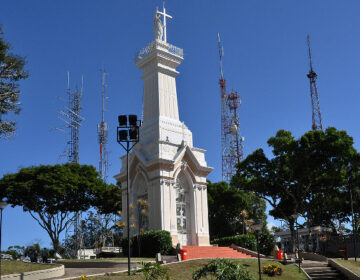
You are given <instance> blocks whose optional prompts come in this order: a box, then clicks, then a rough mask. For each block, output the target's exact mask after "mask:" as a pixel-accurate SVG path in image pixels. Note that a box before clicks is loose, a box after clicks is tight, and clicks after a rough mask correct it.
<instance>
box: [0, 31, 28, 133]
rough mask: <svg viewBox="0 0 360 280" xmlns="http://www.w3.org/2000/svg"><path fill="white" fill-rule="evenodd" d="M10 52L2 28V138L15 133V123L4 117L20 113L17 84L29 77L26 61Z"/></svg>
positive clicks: (0, 90) (0, 103)
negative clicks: (25, 69) (10, 113)
mask: <svg viewBox="0 0 360 280" xmlns="http://www.w3.org/2000/svg"><path fill="white" fill-rule="evenodd" d="M9 51H10V45H9V44H8V43H7V42H5V40H4V38H3V31H2V28H1V26H0V138H5V137H9V136H11V135H12V134H13V133H14V131H15V122H14V121H9V120H5V119H4V115H6V114H8V113H9V112H13V113H15V114H18V113H19V112H20V107H19V104H20V103H19V95H20V90H19V85H18V83H17V82H18V81H19V80H21V79H25V78H27V77H28V76H29V75H28V73H27V72H26V71H24V66H25V59H24V58H22V57H20V56H18V55H14V54H12V53H10V52H9Z"/></svg>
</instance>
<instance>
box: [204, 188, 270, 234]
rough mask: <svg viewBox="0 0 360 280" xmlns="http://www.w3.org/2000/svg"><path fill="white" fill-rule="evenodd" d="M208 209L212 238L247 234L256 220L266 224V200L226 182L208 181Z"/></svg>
mask: <svg viewBox="0 0 360 280" xmlns="http://www.w3.org/2000/svg"><path fill="white" fill-rule="evenodd" d="M208 209H209V230H210V237H211V239H214V238H221V237H226V236H233V235H238V234H245V233H247V227H248V226H249V225H250V224H251V223H252V222H254V221H259V222H261V223H263V224H266V214H265V210H266V204H265V201H264V200H263V199H261V198H259V197H257V196H256V195H254V194H253V193H251V192H244V191H241V190H238V189H236V188H230V187H229V185H228V184H227V183H226V182H219V183H211V182H208ZM244 213H246V214H244Z"/></svg>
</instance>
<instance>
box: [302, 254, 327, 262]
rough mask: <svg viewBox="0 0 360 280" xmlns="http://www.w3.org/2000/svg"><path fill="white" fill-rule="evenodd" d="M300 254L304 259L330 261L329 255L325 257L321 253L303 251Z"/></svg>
mask: <svg viewBox="0 0 360 280" xmlns="http://www.w3.org/2000/svg"><path fill="white" fill-rule="evenodd" d="M300 256H301V257H302V258H303V259H304V260H311V261H318V262H327V261H328V259H327V257H324V256H322V255H319V254H315V253H308V252H302V253H300Z"/></svg>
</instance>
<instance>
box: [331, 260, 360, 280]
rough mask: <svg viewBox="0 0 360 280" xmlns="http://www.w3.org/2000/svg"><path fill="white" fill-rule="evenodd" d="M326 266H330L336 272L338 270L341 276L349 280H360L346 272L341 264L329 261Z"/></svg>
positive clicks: (353, 274) (351, 273) (348, 271)
mask: <svg viewBox="0 0 360 280" xmlns="http://www.w3.org/2000/svg"><path fill="white" fill-rule="evenodd" d="M328 264H329V265H331V266H332V267H335V268H336V269H337V270H339V271H340V272H341V273H342V274H344V275H345V276H346V277H348V278H349V279H350V280H360V277H359V276H357V275H356V274H355V273H353V272H352V271H350V270H348V269H347V268H346V267H344V266H342V265H341V264H338V263H337V262H335V261H334V260H332V259H329V260H328Z"/></svg>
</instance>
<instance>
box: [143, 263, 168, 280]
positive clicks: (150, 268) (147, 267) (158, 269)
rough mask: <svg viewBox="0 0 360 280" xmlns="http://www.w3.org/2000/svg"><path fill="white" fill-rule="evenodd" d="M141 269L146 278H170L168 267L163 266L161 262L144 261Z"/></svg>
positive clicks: (147, 279) (146, 279)
mask: <svg viewBox="0 0 360 280" xmlns="http://www.w3.org/2000/svg"><path fill="white" fill-rule="evenodd" d="M142 265H143V267H142V269H141V272H142V275H143V279H144V280H168V279H170V276H169V274H168V270H169V269H168V268H167V267H164V266H161V265H160V264H159V263H150V262H149V263H142Z"/></svg>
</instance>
